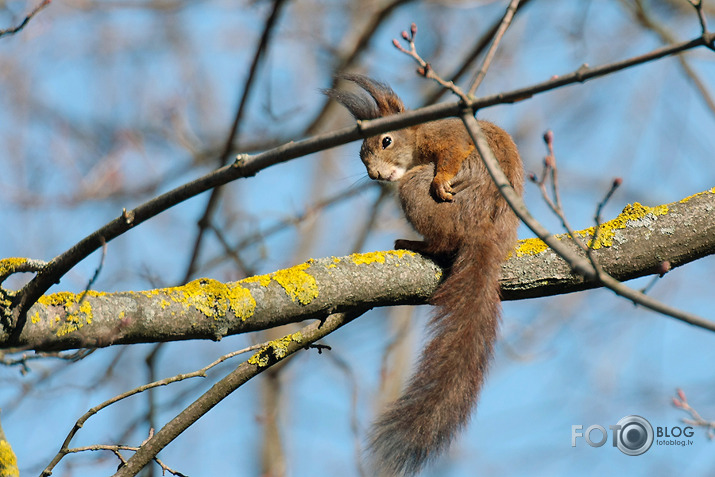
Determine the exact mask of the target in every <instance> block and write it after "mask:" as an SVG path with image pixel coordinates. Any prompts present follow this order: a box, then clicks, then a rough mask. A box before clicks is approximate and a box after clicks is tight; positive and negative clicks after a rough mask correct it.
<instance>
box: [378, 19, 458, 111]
mask: <svg viewBox="0 0 715 477" xmlns="http://www.w3.org/2000/svg"><path fill="white" fill-rule="evenodd" d="M416 36H417V25H416V24H415V23H412V25H410V32H409V33H407V31H403V32H402V39H403V40H405V41H406V42H407V46H409V48H410V49H409V50H407V49H405V48H404V47H403V46H402V45H400V42H399V41H398V40H397V39H394V40H392V44H393V45H394V46H395V48H397V49H398V50H400V51H401V52H402V53H404V54H406V55H407V56H409V57H410V58H412V59H414V60H415V61H416V62H417V64H419V65H420V67H419V68H417V73H419V74H420V75H422V76H424V77H425V78H429V79H431V80H434V81H436V82H437V83H439V84H440V85H442V86H443V87H445V88H447V89H449V90H451V91H452V92H453V93H454V94H456V95H457V96H459V97H460V98H461V99H462V101H463V102H465V103H467V102H469V96H467V95H466V94H465V92H464V91H462V88H460V87H459V86H457V85H456V84H454V82H452V81H445V80H443V79H442V78H441V77H440V76H439V75H438V74H437V73H435V72H434V70H433V69H432V66H431V65H430V64H429V63H427V62H426V61H425V60H424V59H422V57H421V56H420V55H419V54H418V53H417V48H416V47H415V37H416Z"/></svg>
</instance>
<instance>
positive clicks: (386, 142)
mask: <svg viewBox="0 0 715 477" xmlns="http://www.w3.org/2000/svg"><path fill="white" fill-rule="evenodd" d="M390 144H392V138H391V137H390V136H385V137H383V138H382V148H383V149H387V148H388V147H389V146H390Z"/></svg>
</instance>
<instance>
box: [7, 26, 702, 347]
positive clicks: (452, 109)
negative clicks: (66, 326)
mask: <svg viewBox="0 0 715 477" xmlns="http://www.w3.org/2000/svg"><path fill="white" fill-rule="evenodd" d="M713 41H715V33H710V34H705V35H703V36H701V37H698V38H696V39H694V40H690V41H686V42H682V43H677V44H674V45H670V46H667V47H663V48H659V49H657V50H653V51H651V52H650V53H647V54H644V55H641V56H638V57H634V58H630V59H627V60H624V61H620V62H616V63H611V64H608V65H604V66H600V67H596V68H588V67H587V66H586V65H584V66H582V67H581V68H579V69H578V70H576V71H574V72H573V73H571V74H568V75H565V76H559V77H555V78H553V79H551V80H549V81H545V82H543V83H539V84H536V85H533V86H529V87H526V88H521V89H518V90H514V91H511V92H507V93H499V94H496V95H492V96H487V97H484V98H478V99H475V100H472V101H469V103H468V104H467V105H466V106H468V107H470V108H472V109H474V110H477V109H480V108H485V107H489V106H494V105H496V104H504V103H513V102H516V101H521V100H524V99H526V98H529V97H531V96H533V95H535V94H538V93H542V92H545V91H550V90H552V89H555V88H559V87H561V86H566V85H569V84H574V83H579V82H585V81H588V80H589V79H593V78H597V77H601V76H605V75H607V74H610V73H613V72H615V71H620V70H623V69H626V68H630V67H632V66H636V65H640V64H643V63H647V62H650V61H654V60H657V59H660V58H664V57H667V56H670V55H674V54H677V53H681V52H683V51H686V50H689V49H693V48H697V47H699V46H709V45H710V44H712V43H713ZM463 108H464V105H461V104H460V103H444V104H437V105H434V106H428V107H425V108H420V109H418V110H415V111H410V112H407V113H404V114H399V115H395V116H389V117H386V118H380V119H375V120H372V121H364V122H362V123H361V124H358V125H357V126H353V127H348V128H343V129H340V130H338V131H334V132H330V133H326V134H321V135H318V136H314V137H311V138H308V139H304V140H301V141H297V142H290V143H288V144H284V145H282V146H279V147H276V148H274V149H271V150H269V151H266V152H263V153H261V154H257V155H254V156H248V155H240V156H239V157H238V158H237V159H236V162H234V163H233V164H232V165H228V166H224V167H222V168H220V169H217V170H215V171H213V172H211V173H209V174H206V175H205V176H203V177H200V178H198V179H196V180H194V181H192V182H189V183H187V184H184V185H182V186H179V187H177V188H175V189H173V190H171V191H169V192H166V193H165V194H162V195H160V196H158V197H156V198H154V199H152V200H150V201H148V202H146V203H144V204H142V205H140V206H138V207H136V208H135V209H133V210H129V211H127V210H125V211H123V213H122V214H121V215H120V216H119V217H117V218H116V219H114V220H112V221H111V222H109V223H107V224H106V225H104V226H103V227H101V228H99V229H97V230H96V231H95V232H93V233H92V234H90V235H88V236H87V237H85V238H84V239H82V240H80V241H79V242H78V243H77V244H75V245H74V246H73V247H71V248H70V249H69V250H67V251H66V252H64V253H62V254H61V255H58V256H57V257H55V258H54V259H52V260H51V261H50V262H49V263H48V264H47V266H46V267H45V268H43V270H42V271H41V272H40V273H38V275H37V276H36V277H35V278H34V279H32V280H31V281H30V282H29V283H28V284H27V285H26V286H25V287H24V288H23V289H22V290H21V292H20V293H19V294H18V298H17V300H16V302H15V303H13V309H12V325H14V326H11V327H9V328H13V334H12V339H13V340H15V339H18V338H19V334H20V333H21V332H22V330H23V328H24V326H25V322H26V318H27V315H26V312H27V311H28V309H29V308H30V307H31V306H32V305H33V304H34V303H35V302H36V301H37V300H38V299H39V298H40V296H42V295H43V294H44V293H45V292H46V291H47V290H48V289H49V288H50V286H52V285H53V284H54V283H56V282H58V281H59V280H60V278H62V276H64V274H65V273H67V272H68V271H69V270H70V269H71V268H72V267H74V266H75V265H76V264H77V263H79V262H80V261H81V260H83V259H84V258H86V257H87V256H88V255H89V254H91V253H92V252H94V251H95V250H97V249H98V248H99V247H101V246H102V244H103V243H104V242H105V241H106V242H109V241H111V240H112V239H114V238H116V237H118V236H119V235H121V234H123V233H125V232H127V231H128V230H129V229H131V228H132V227H135V226H137V225H139V224H140V223H142V222H144V221H146V220H148V219H150V218H152V217H154V216H156V215H158V214H159V213H161V212H163V211H165V210H167V209H169V208H171V207H173V206H175V205H177V204H179V203H181V202H183V201H185V200H187V199H190V198H192V197H195V196H196V195H198V194H201V193H202V192H206V191H207V190H210V189H212V188H214V187H218V186H221V185H224V184H226V183H228V182H231V181H233V180H236V179H238V178H241V177H250V176H253V175H255V174H256V173H257V172H259V171H261V170H263V169H265V168H267V167H270V166H273V165H276V164H280V163H282V162H286V161H289V160H292V159H295V158H297V157H302V156H305V155H308V154H312V153H315V152H318V151H322V150H325V149H329V148H331V147H335V146H339V145H342V144H346V143H348V142H351V141H355V140H357V139H360V138H364V137H368V136H373V135H376V134H380V133H383V132H387V131H391V130H395V129H400V128H404V127H408V126H412V125H415V124H420V123H423V122H427V121H432V120H435V119H442V118H446V117H450V116H459V115H460V114H461V112H462V111H463Z"/></svg>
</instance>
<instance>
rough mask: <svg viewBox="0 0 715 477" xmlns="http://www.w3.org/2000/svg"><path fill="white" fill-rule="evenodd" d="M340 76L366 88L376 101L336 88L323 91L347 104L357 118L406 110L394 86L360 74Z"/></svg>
mask: <svg viewBox="0 0 715 477" xmlns="http://www.w3.org/2000/svg"><path fill="white" fill-rule="evenodd" d="M338 78H340V79H345V80H348V81H352V82H353V83H355V84H357V85H358V86H360V87H361V88H362V89H364V90H365V91H366V92H367V93H368V94H369V95H370V97H371V98H372V99H373V101H374V103H373V102H372V101H370V100H369V99H368V98H366V97H365V96H362V95H358V94H354V93H348V92H345V91H340V90H335V89H329V90H323V93H325V94H327V95H328V96H330V97H331V98H333V99H335V100H336V101H338V102H339V103H341V104H342V105H343V106H345V107H346V108H347V109H348V110H349V111H350V113H352V115H353V116H354V117H355V119H375V118H378V117H382V116H389V115H391V114H397V113H401V112H403V111H404V110H405V106H404V104H402V100H401V99H400V98H399V97H398V96H397V95H396V94H395V92H394V91H392V88H390V87H389V86H388V85H387V84H385V83H381V82H379V81H375V80H373V79H371V78H368V77H367V76H365V75H359V74H343V75H340V76H338Z"/></svg>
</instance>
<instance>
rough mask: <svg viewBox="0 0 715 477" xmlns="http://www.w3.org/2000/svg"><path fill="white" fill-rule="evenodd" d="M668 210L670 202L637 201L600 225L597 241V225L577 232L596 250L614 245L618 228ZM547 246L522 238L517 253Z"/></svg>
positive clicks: (638, 223) (531, 252) (561, 237)
mask: <svg viewBox="0 0 715 477" xmlns="http://www.w3.org/2000/svg"><path fill="white" fill-rule="evenodd" d="M681 202H682V201H681ZM668 210H669V207H668V204H666V205H658V206H655V207H648V206H645V205H642V204H639V203H638V202H635V203H633V204H628V205H627V206H626V207H624V209H623V211H622V212H621V213H620V214H618V216H617V217H616V218H615V219H612V220H609V221H608V222H604V223H602V224H601V225H600V227H598V236H597V237H596V240H595V242H594V241H593V240H594V237H593V235H594V233H595V232H596V227H589V228H587V229H584V230H579V231H576V232H575V234H576V235H578V236H579V237H588V243H587V246H588V247H591V248H593V249H594V250H598V249H599V248H602V247H612V246H613V241H614V238H615V236H616V231H617V230H620V229H625V228H626V227H635V226H647V225H649V224H650V223H651V221H652V220H657V219H656V217H658V216H660V215H665V214H667V213H668ZM555 237H556V238H557V239H558V240H564V239H570V238H571V236H570V235H569V234H558V235H555ZM547 248H548V246H547V245H546V244H545V243H544V242H543V241H542V240H541V239H538V238H530V239H525V240H520V241H519V243H518V244H517V247H516V250H515V253H516V256H517V257H522V256H524V255H537V254H539V253H541V252H543V251H544V250H546V249H547Z"/></svg>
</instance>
